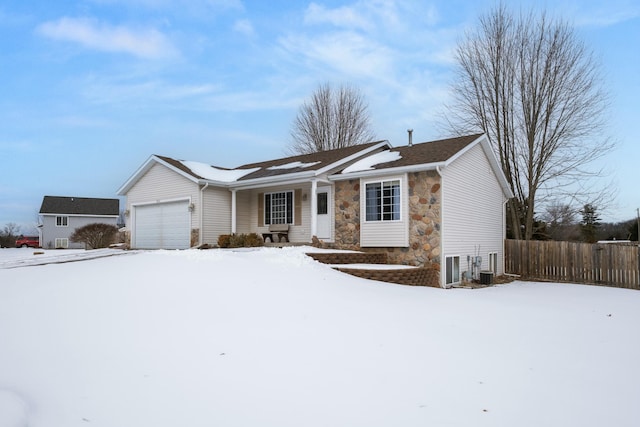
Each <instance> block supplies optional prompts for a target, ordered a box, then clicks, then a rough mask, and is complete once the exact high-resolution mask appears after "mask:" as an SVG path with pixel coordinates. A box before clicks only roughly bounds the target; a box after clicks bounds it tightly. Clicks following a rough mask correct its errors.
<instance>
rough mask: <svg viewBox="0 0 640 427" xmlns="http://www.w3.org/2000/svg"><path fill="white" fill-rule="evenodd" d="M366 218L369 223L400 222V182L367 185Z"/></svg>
mask: <svg viewBox="0 0 640 427" xmlns="http://www.w3.org/2000/svg"><path fill="white" fill-rule="evenodd" d="M365 217H366V220H367V221H398V220H400V180H394V181H381V182H370V183H368V184H367V185H366V190H365Z"/></svg>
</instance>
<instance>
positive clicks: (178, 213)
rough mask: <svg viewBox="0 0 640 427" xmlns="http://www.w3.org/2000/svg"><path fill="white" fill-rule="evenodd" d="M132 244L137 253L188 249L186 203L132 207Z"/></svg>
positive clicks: (187, 204) (188, 227)
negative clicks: (143, 250) (133, 211)
mask: <svg viewBox="0 0 640 427" xmlns="http://www.w3.org/2000/svg"><path fill="white" fill-rule="evenodd" d="M135 215H136V217H135V232H134V239H135V242H134V244H133V247H135V248H140V249H187V248H189V246H190V242H191V238H190V234H191V225H190V215H191V214H190V212H189V202H187V201H180V202H170V203H158V204H153V205H144V206H136V207H135Z"/></svg>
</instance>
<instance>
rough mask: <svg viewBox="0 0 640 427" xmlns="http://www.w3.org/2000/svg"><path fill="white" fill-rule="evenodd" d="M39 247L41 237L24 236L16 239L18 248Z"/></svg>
mask: <svg viewBox="0 0 640 427" xmlns="http://www.w3.org/2000/svg"><path fill="white" fill-rule="evenodd" d="M27 247H31V248H39V247H40V239H39V238H38V237H31V236H23V237H20V238H18V240H16V248H27Z"/></svg>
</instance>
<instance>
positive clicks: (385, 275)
mask: <svg viewBox="0 0 640 427" xmlns="http://www.w3.org/2000/svg"><path fill="white" fill-rule="evenodd" d="M335 269H336V270H338V271H341V272H343V273H347V274H351V275H352V276H356V277H361V278H363V279H369V280H379V281H381V282H388V283H397V284H400V285H411V286H430V287H432V288H439V287H440V284H439V280H438V276H439V274H438V270H435V269H433V268H403V269H391V270H376V269H371V270H367V269H355V268H340V267H336V268H335Z"/></svg>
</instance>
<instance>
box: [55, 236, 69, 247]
mask: <svg viewBox="0 0 640 427" xmlns="http://www.w3.org/2000/svg"><path fill="white" fill-rule="evenodd" d="M68 247H69V239H67V238H60V237H56V249H67V248H68Z"/></svg>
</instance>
